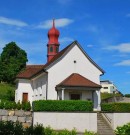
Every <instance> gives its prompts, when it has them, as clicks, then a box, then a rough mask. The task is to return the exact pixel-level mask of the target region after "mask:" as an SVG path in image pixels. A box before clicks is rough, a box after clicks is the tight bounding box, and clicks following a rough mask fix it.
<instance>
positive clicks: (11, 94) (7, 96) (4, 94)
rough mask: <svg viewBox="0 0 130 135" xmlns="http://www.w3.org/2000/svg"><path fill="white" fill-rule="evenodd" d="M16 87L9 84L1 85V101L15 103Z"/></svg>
mask: <svg viewBox="0 0 130 135" xmlns="http://www.w3.org/2000/svg"><path fill="white" fill-rule="evenodd" d="M14 98H15V86H14V85H11V84H7V83H0V99H1V100H9V101H14Z"/></svg>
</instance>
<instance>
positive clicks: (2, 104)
mask: <svg viewBox="0 0 130 135" xmlns="http://www.w3.org/2000/svg"><path fill="white" fill-rule="evenodd" d="M0 109H18V110H20V109H23V110H26V111H29V110H31V104H30V102H25V103H22V104H21V103H20V102H18V103H17V104H16V103H15V102H12V101H8V100H7V101H3V100H1V101H0Z"/></svg>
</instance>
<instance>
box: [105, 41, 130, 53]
mask: <svg viewBox="0 0 130 135" xmlns="http://www.w3.org/2000/svg"><path fill="white" fill-rule="evenodd" d="M103 49H106V50H110V51H111V50H117V51H119V52H122V53H130V43H122V44H119V45H116V46H108V47H106V48H103Z"/></svg>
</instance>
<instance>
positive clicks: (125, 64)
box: [114, 60, 130, 66]
mask: <svg viewBox="0 0 130 135" xmlns="http://www.w3.org/2000/svg"><path fill="white" fill-rule="evenodd" d="M114 65H115V66H130V60H123V61H121V62H119V63H116V64H114Z"/></svg>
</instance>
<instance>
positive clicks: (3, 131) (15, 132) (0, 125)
mask: <svg viewBox="0 0 130 135" xmlns="http://www.w3.org/2000/svg"><path fill="white" fill-rule="evenodd" d="M23 132H24V130H23V127H22V124H21V123H19V122H16V123H13V122H11V121H8V122H2V121H0V135H23Z"/></svg>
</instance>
